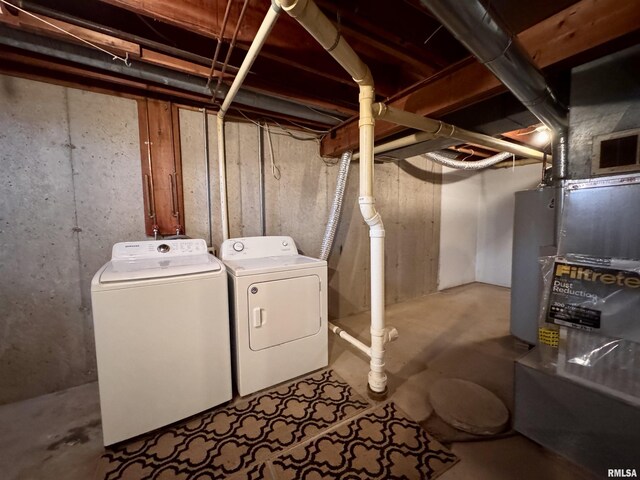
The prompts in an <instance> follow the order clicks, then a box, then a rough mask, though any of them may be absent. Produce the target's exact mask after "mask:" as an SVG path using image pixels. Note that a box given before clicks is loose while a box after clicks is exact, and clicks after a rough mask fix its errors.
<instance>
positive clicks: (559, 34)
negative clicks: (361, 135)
mask: <svg viewBox="0 0 640 480" xmlns="http://www.w3.org/2000/svg"><path fill="white" fill-rule="evenodd" d="M639 29H640V2H636V1H632V2H625V1H620V0H581V1H580V2H577V3H576V4H574V5H572V6H571V7H569V8H567V9H565V10H563V11H561V12H559V13H558V14H556V15H553V16H551V17H549V18H547V19H546V20H543V21H542V22H540V23H538V24H536V25H534V26H533V27H531V28H529V29H527V30H525V31H524V32H522V33H521V34H520V35H519V36H518V37H519V39H520V41H521V42H522V45H523V46H524V48H525V49H526V50H527V52H529V54H530V55H531V56H532V57H533V59H534V61H535V62H536V63H537V65H538V66H539V67H540V68H545V67H548V66H551V65H554V64H556V63H559V62H562V61H564V60H567V59H570V58H571V57H574V56H576V55H579V54H581V53H584V52H586V51H588V50H590V49H592V48H595V47H597V46H599V45H602V44H605V43H607V42H610V41H612V40H615V39H617V38H620V37H622V36H624V35H627V34H630V33H633V32H636V31H638V30H639ZM505 90H506V89H505V88H504V86H503V85H502V84H501V83H500V82H499V81H498V80H497V79H496V77H494V76H493V74H492V73H491V72H490V71H489V70H487V69H486V68H485V67H484V66H483V65H481V64H479V63H477V62H475V63H470V64H466V65H464V66H461V67H460V68H459V69H457V70H455V71H453V72H451V73H449V74H447V75H445V76H441V75H438V76H437V78H435V79H434V81H432V82H429V83H427V84H425V85H423V86H421V87H420V88H418V89H415V90H412V91H411V93H408V94H406V95H404V96H402V97H400V98H397V99H395V100H394V101H392V102H390V103H389V105H390V106H393V107H395V108H400V109H403V110H406V111H410V112H414V113H418V114H420V115H424V116H427V115H430V116H436V117H437V116H439V115H443V114H445V113H448V112H451V111H455V110H458V109H460V108H463V107H465V106H468V105H470V104H472V103H475V102H477V101H480V100H482V99H485V98H488V97H490V96H493V95H495V94H497V93H500V92H503V91H505ZM401 130H402V127H398V126H396V125H392V124H390V123H388V122H377V123H376V131H375V132H376V133H375V138H376V141H377V140H380V139H382V138H384V137H387V136H389V135H391V134H393V133H397V132H399V131H401ZM357 146H358V122H357V119H351V120H350V121H348V122H346V123H345V124H343V125H341V126H339V127H337V128H335V129H334V130H333V131H332V132H331V134H330V135H327V136H326V137H325V138H324V139H323V141H322V143H321V154H322V155H326V156H337V155H339V154H340V153H342V152H343V151H345V150H348V149H353V148H357Z"/></svg>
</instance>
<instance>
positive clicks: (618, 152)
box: [592, 129, 640, 175]
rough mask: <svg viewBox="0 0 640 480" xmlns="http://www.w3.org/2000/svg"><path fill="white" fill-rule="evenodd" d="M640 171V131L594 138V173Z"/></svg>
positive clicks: (635, 130) (626, 131)
mask: <svg viewBox="0 0 640 480" xmlns="http://www.w3.org/2000/svg"><path fill="white" fill-rule="evenodd" d="M633 171H640V129H634V130H625V131H622V132H614V133H609V134H606V135H597V136H595V137H593V157H592V173H594V174H596V175H602V174H611V173H624V172H633Z"/></svg>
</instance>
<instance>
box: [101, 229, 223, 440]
mask: <svg viewBox="0 0 640 480" xmlns="http://www.w3.org/2000/svg"><path fill="white" fill-rule="evenodd" d="M91 303H92V307H93V322H94V327H95V339H96V355H97V362H98V385H99V389H100V409H101V414H102V431H103V439H104V444H105V445H111V444H113V443H117V442H120V441H122V440H126V439H128V438H131V437H134V436H136V435H140V434H142V433H146V432H149V431H151V430H154V429H156V428H159V427H162V426H164V425H167V424H170V423H173V422H176V421H178V420H182V419H184V418H186V417H189V416H191V415H194V414H196V413H199V412H202V411H204V410H207V409H209V408H211V407H214V406H216V405H219V404H221V403H223V402H226V401H228V400H231V397H232V386H231V385H232V383H231V351H230V332H229V310H228V293H227V275H226V270H225V267H224V265H223V264H222V262H220V260H218V259H217V258H215V257H214V256H213V255H210V254H209V253H207V244H206V243H205V241H204V240H191V239H184V240H183V239H181V240H159V241H156V240H154V241H141V242H122V243H117V244H116V245H114V247H113V250H112V257H111V261H110V262H108V263H107V264H106V265H104V266H103V267H102V268H101V269H100V270H98V272H97V273H96V274H95V276H94V277H93V281H92V284H91Z"/></svg>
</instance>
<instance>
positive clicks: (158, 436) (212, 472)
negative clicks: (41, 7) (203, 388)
mask: <svg viewBox="0 0 640 480" xmlns="http://www.w3.org/2000/svg"><path fill="white" fill-rule="evenodd" d="M369 407H370V405H369V403H368V402H366V401H365V400H364V399H363V398H362V397H361V396H360V395H358V394H357V393H356V392H355V390H353V389H352V388H351V387H350V386H349V385H348V384H346V383H345V382H344V381H343V380H342V379H340V378H339V377H338V376H337V375H336V374H335V373H334V372H333V371H331V370H325V371H322V372H320V373H317V374H315V375H312V376H310V377H307V378H304V379H302V380H299V381H297V382H294V383H291V384H288V385H284V386H282V387H279V388H276V389H273V390H270V391H267V392H265V393H262V394H259V395H256V396H254V397H252V398H248V399H241V400H240V401H239V402H237V403H235V404H232V405H231V406H227V407H224V408H221V409H216V410H213V411H211V412H207V413H206V414H203V415H199V416H197V417H194V418H192V419H190V420H189V421H187V422H185V423H182V424H179V425H176V426H172V427H169V428H166V429H163V430H160V431H158V432H155V433H153V434H150V435H148V436H146V437H143V438H141V439H139V440H137V441H134V442H132V443H128V444H122V445H118V446H116V447H113V448H108V449H107V450H106V452H105V454H104V455H103V456H102V458H101V460H100V464H99V465H98V470H97V475H96V478H97V479H100V480H169V479H171V480H187V479H188V480H212V479H223V478H227V477H230V476H232V475H233V474H234V473H238V472H242V471H246V472H247V473H249V471H251V472H253V473H251V476H252V477H254V476H255V478H264V475H265V473H263V472H264V463H263V462H264V461H265V460H266V459H267V458H271V457H273V456H274V455H275V454H276V453H277V452H280V451H282V450H286V449H288V448H290V447H292V446H294V445H296V444H298V443H300V442H302V441H304V440H306V439H310V438H312V437H313V436H316V435H318V434H319V433H320V432H322V431H324V430H326V429H327V428H329V427H330V426H332V425H335V424H337V423H339V422H342V421H343V420H345V419H348V418H350V417H352V416H354V415H356V414H357V413H359V412H361V411H363V410H365V409H366V408H369ZM353 478H358V477H353ZM380 478H382V477H380ZM424 478H427V477H424Z"/></svg>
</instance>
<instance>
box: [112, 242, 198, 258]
mask: <svg viewBox="0 0 640 480" xmlns="http://www.w3.org/2000/svg"><path fill="white" fill-rule="evenodd" d="M206 253H207V242H205V241H204V240H202V239H181V240H143V241H141V242H120V243H116V244H115V245H114V246H113V249H112V250H111V260H128V261H133V260H141V259H145V258H165V257H185V256H188V255H202V254H206Z"/></svg>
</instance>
